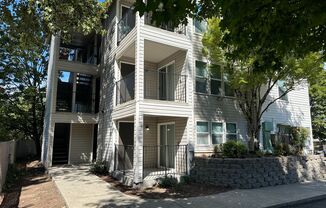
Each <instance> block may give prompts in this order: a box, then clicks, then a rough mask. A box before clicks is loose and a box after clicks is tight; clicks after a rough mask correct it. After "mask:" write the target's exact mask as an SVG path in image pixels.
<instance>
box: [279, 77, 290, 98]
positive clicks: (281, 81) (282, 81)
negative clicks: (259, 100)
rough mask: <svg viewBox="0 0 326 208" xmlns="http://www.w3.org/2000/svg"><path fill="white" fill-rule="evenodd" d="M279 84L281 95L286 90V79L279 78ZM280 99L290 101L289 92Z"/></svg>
mask: <svg viewBox="0 0 326 208" xmlns="http://www.w3.org/2000/svg"><path fill="white" fill-rule="evenodd" d="M277 85H278V96H279V97H280V96H282V95H283V94H284V93H285V92H286V87H285V81H284V80H278V81H277ZM280 99H281V100H284V101H289V99H288V95H287V94H286V95H284V96H283V97H281V98H280Z"/></svg>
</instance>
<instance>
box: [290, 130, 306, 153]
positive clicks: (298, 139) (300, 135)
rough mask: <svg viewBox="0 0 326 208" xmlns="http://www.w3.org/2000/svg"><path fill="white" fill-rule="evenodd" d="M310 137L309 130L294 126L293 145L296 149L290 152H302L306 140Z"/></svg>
mask: <svg viewBox="0 0 326 208" xmlns="http://www.w3.org/2000/svg"><path fill="white" fill-rule="evenodd" d="M308 137H309V130H308V129H307V128H303V127H293V128H292V141H291V143H292V145H293V149H294V150H292V151H291V150H290V152H292V153H294V154H301V153H302V151H303V148H304V147H305V144H306V141H307V139H308Z"/></svg>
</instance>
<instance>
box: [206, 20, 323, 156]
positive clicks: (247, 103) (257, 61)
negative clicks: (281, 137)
mask: <svg viewBox="0 0 326 208" xmlns="http://www.w3.org/2000/svg"><path fill="white" fill-rule="evenodd" d="M221 21H222V20H220V19H219V18H216V17H213V18H212V19H209V20H208V28H207V31H206V33H205V34H204V36H203V39H202V41H203V46H204V48H203V54H204V55H205V56H207V57H208V58H209V60H210V61H211V62H212V63H214V64H220V65H221V66H223V73H224V75H225V76H226V77H227V78H228V81H229V83H230V86H231V87H232V89H234V91H235V94H236V98H237V101H238V103H239V106H240V108H241V110H242V112H243V113H244V116H245V118H246V119H247V123H248V126H249V136H250V145H249V148H250V150H251V151H254V150H255V147H256V146H255V142H254V141H255V140H256V141H258V137H259V131H260V125H259V124H260V120H261V118H262V115H263V114H264V112H266V111H267V110H268V108H269V107H270V106H271V105H272V104H273V103H274V102H276V101H277V100H278V99H281V98H282V97H284V96H286V95H287V93H288V92H290V91H292V90H293V89H295V87H296V86H298V85H300V84H303V83H305V80H314V79H315V78H316V77H317V76H318V75H319V73H320V72H321V71H322V65H323V63H322V59H321V56H320V54H319V53H310V54H308V55H306V56H305V57H303V58H296V57H293V56H287V57H283V58H282V59H280V58H278V57H274V56H268V57H267V56H266V54H263V53H256V54H253V53H252V54H251V55H250V56H248V57H246V58H241V57H239V56H238V55H237V54H236V53H233V52H234V51H235V50H234V49H235V48H236V46H234V45H228V44H227V42H225V41H224V36H225V35H227V34H228V31H223V30H222V29H221V27H220V24H221ZM227 54H228V55H227ZM265 59H273V60H274V61H273V64H271V65H269V66H265V65H264V67H262V66H263V65H262V64H261V62H263V60H265ZM253 80H254V81H253ZM280 80H282V81H284V86H283V87H284V93H283V94H280V95H279V96H278V97H275V98H273V99H267V98H268V96H269V94H270V92H271V90H272V88H274V87H275V86H276V85H277V83H278V81H280ZM257 146H258V145H257Z"/></svg>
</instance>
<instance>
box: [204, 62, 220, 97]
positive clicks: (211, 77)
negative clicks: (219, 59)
mask: <svg viewBox="0 0 326 208" xmlns="http://www.w3.org/2000/svg"><path fill="white" fill-rule="evenodd" d="M213 65H216V66H219V67H220V76H221V78H220V79H218V78H214V77H213V76H211V74H212V73H209V78H208V79H209V95H214V96H223V93H224V88H223V83H224V82H223V72H222V65H219V64H210V66H213ZM212 80H213V81H219V82H221V86H220V89H219V90H221V91H220V93H219V94H213V93H212Z"/></svg>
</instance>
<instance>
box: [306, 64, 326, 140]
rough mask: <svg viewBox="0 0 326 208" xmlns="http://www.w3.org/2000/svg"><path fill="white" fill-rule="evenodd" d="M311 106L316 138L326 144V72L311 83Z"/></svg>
mask: <svg viewBox="0 0 326 208" xmlns="http://www.w3.org/2000/svg"><path fill="white" fill-rule="evenodd" d="M309 94H310V105H311V118H312V130H313V136H314V138H317V139H319V140H320V141H321V142H323V143H325V142H326V71H325V70H324V71H322V72H321V73H320V76H318V77H317V78H316V79H314V80H311V81H310V88H309Z"/></svg>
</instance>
